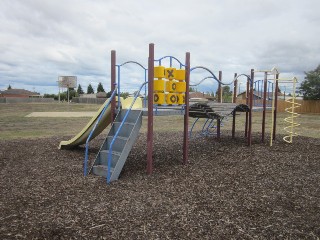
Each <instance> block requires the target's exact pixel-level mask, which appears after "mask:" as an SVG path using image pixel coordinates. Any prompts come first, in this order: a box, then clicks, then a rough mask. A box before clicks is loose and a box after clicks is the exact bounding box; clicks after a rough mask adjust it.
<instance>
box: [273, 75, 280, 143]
mask: <svg viewBox="0 0 320 240" xmlns="http://www.w3.org/2000/svg"><path fill="white" fill-rule="evenodd" d="M278 78H279V73H277V75H276V87H275V91H276V92H275V99H274V111H273V133H272V139H273V140H275V139H276V127H277V108H278V88H279V83H278Z"/></svg>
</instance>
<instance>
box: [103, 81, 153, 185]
mask: <svg viewBox="0 0 320 240" xmlns="http://www.w3.org/2000/svg"><path fill="white" fill-rule="evenodd" d="M147 83H148V82H145V83H143V84H142V85H141V86H140V88H139V90H138V91H137V92H136V94H135V96H134V99H133V101H132V103H131V105H130V107H129V108H128V109H127V112H126V114H125V116H124V118H123V119H122V121H121V123H120V126H119V128H118V129H117V131H116V133H115V135H114V136H113V139H112V141H111V143H110V147H109V153H108V169H107V183H108V184H109V183H110V178H111V171H110V170H111V160H112V148H113V145H114V143H115V140H116V139H117V137H118V135H119V133H120V131H121V129H122V127H123V125H124V123H125V122H126V120H127V118H128V115H129V113H130V111H131V109H132V106H133V105H134V103H135V102H136V100H137V98H138V96H139V94H140V92H141V90H142V88H143V86H145V85H146V84H147Z"/></svg>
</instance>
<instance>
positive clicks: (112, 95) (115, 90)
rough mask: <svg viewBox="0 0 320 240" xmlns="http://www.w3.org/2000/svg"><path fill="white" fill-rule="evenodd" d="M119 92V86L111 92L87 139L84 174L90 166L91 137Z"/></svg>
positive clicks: (85, 174)
mask: <svg viewBox="0 0 320 240" xmlns="http://www.w3.org/2000/svg"><path fill="white" fill-rule="evenodd" d="M116 92H117V88H115V89H114V90H113V92H112V94H111V97H110V98H109V100H108V102H107V104H106V105H105V106H104V108H103V110H102V111H101V113H100V115H99V117H98V120H97V121H96V123H95V124H94V126H93V128H92V130H91V132H90V134H89V136H88V138H87V141H86V152H85V158H84V169H83V175H84V176H87V166H88V153H89V142H90V140H91V137H92V135H93V133H94V131H95V130H96V128H97V125H98V123H99V122H100V120H101V118H102V116H103V115H104V113H105V111H106V110H107V108H108V106H109V105H110V102H111V100H112V99H113V98H114V96H115V94H116ZM118 104H119V105H120V103H119V102H118ZM111 111H113V109H111Z"/></svg>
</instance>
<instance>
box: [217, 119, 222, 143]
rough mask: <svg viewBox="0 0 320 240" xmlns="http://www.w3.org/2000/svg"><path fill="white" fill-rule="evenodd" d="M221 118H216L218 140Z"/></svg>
mask: <svg viewBox="0 0 320 240" xmlns="http://www.w3.org/2000/svg"><path fill="white" fill-rule="evenodd" d="M220 133H221V119H217V139H218V141H220V136H221V134H220Z"/></svg>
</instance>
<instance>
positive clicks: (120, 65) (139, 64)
mask: <svg viewBox="0 0 320 240" xmlns="http://www.w3.org/2000/svg"><path fill="white" fill-rule="evenodd" d="M129 63H134V64H136V65H138V66H140V67H141V68H143V69H144V70H148V69H147V68H145V67H144V66H143V65H142V64H141V63H138V62H136V61H127V62H124V63H122V64H118V65H116V66H117V67H122V66H124V65H126V64H129Z"/></svg>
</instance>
